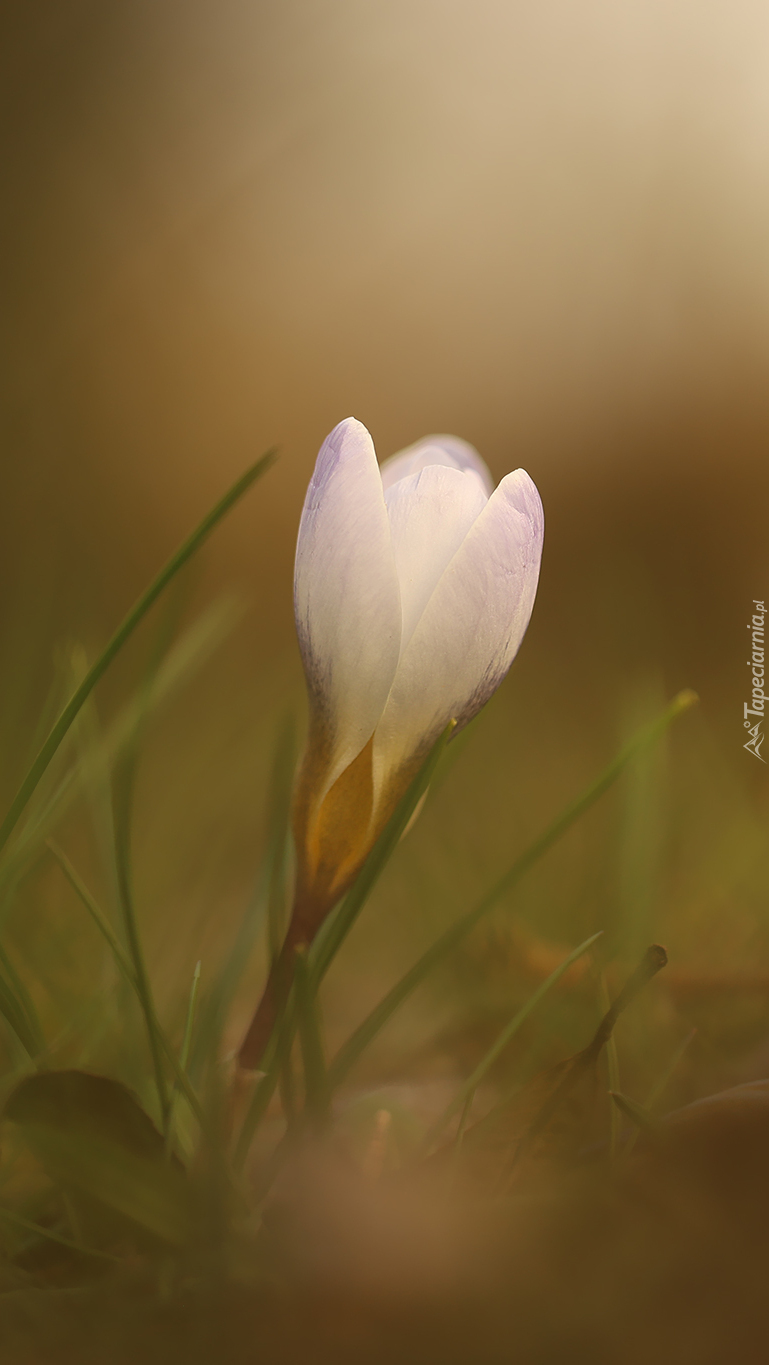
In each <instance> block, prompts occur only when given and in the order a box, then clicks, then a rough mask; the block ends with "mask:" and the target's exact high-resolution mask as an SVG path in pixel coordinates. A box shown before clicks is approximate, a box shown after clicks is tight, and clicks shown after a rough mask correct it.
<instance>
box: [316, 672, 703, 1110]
mask: <svg viewBox="0 0 769 1365" xmlns="http://www.w3.org/2000/svg"><path fill="white" fill-rule="evenodd" d="M696 701H697V696H696V693H694V692H691V691H685V692H680V693H679V694H678V696H677V697H676V698H675V699H674V700H673V701H672V702H671V704H670V706H669V707H668V708H667V710H666V711H664V712H663V714H662V715H661V716H659V717H658V719H657V720H655V721H653V722H652V723H651V724H650V725H647V726H645V727H644V728H643V729H642V730H640V731H639V732H638V734H637V735H635V736H634V737H633V739H631V740H630V742H629V743H628V744H626V745H625V747H624V748H623V749H622V750H621V751H620V753H619V754H618V755H617V757H616V758H615V759H613V760H612V762H611V763H610V764H609V765H608V767H607V768H605V769H604V771H603V772H602V773H601V774H600V776H599V777H597V778H596V780H595V781H594V782H592V783H591V785H590V786H589V787H588V788H587V789H586V791H584V792H583V793H582V794H581V796H578V797H577V798H576V800H574V801H572V802H571V804H570V805H569V806H567V807H566V809H565V810H564V811H563V812H562V813H561V814H560V815H559V816H557V817H556V819H555V820H553V822H552V824H550V825H548V827H547V829H546V830H545V831H544V832H543V833H542V834H541V835H540V836H539V838H538V839H535V840H534V842H533V843H532V844H530V845H529V847H528V848H527V849H526V850H525V852H524V853H522V854H521V856H520V857H519V858H517V859H516V860H515V862H514V863H513V865H512V867H510V868H508V870H507V872H505V873H504V875H503V876H502V877H500V879H499V881H498V882H497V883H496V885H495V886H493V887H492V888H491V890H490V891H488V892H487V894H486V895H485V896H484V897H483V898H482V899H481V901H480V902H479V903H478V905H477V906H476V907H475V908H474V909H473V910H471V911H469V912H468V914H466V915H463V916H462V917H461V918H460V919H459V920H457V921H456V923H455V924H452V925H451V926H450V927H449V928H448V929H447V930H446V931H445V933H443V934H442V935H441V937H440V938H439V939H437V940H436V942H435V943H434V944H433V945H432V947H431V948H428V949H427V951H426V952H425V953H423V954H422V956H421V957H420V958H419V960H418V962H416V963H415V964H414V966H413V967H412V968H411V970H410V971H408V972H407V973H406V975H405V976H403V977H401V980H400V981H398V982H396V984H395V985H394V986H393V987H392V989H391V990H390V991H388V993H387V995H385V996H384V998H383V999H382V1000H381V1001H380V1002H379V1004H378V1005H377V1006H376V1008H375V1009H373V1010H372V1011H371V1013H370V1014H369V1015H368V1016H367V1017H366V1018H365V1019H364V1020H363V1022H362V1023H361V1024H359V1026H358V1028H357V1029H356V1030H355V1032H354V1033H352V1034H351V1035H350V1037H349V1038H348V1040H347V1042H346V1043H345V1044H344V1045H343V1046H342V1047H341V1048H340V1050H339V1052H338V1053H337V1055H336V1057H335V1058H334V1060H333V1062H332V1063H331V1065H330V1067H329V1083H330V1085H331V1086H332V1087H334V1086H337V1085H339V1083H340V1082H341V1081H342V1080H344V1078H345V1076H346V1075H347V1073H348V1072H349V1070H350V1068H351V1067H353V1066H354V1065H355V1063H356V1062H357V1060H358V1058H359V1057H360V1055H361V1053H362V1052H363V1051H364V1050H365V1049H366V1048H367V1047H368V1045H369V1043H370V1042H372V1040H373V1039H374V1038H375V1037H376V1035H377V1034H378V1033H379V1031H380V1029H381V1028H383V1027H384V1025H385V1024H386V1023H387V1021H388V1020H389V1019H390V1018H391V1016H392V1015H393V1014H394V1013H395V1011H396V1010H397V1009H398V1008H399V1006H400V1005H402V1004H403V1002H404V1000H407V999H408V997H409V996H410V995H411V994H412V992H413V991H415V990H416V989H417V987H418V986H420V985H421V984H422V982H423V981H424V980H425V978H426V977H427V976H428V975H429V973H430V972H431V971H432V970H433V969H434V968H435V967H437V966H438V964H439V963H440V962H443V960H444V959H445V958H446V957H448V955H449V953H451V952H453V951H454V949H455V948H457V947H458V946H459V944H460V943H462V942H463V940H464V939H465V938H467V936H468V934H470V933H471V931H472V930H473V929H474V928H475V926H476V924H478V923H479V921H480V920H481V919H483V917H484V915H487V914H488V913H489V911H490V910H492V909H493V907H494V906H495V905H496V904H497V903H498V902H499V901H500V900H501V899H502V898H503V897H504V896H506V895H508V894H509V893H510V892H511V891H512V889H513V887H514V886H516V885H517V883H518V882H519V881H520V880H521V878H522V877H523V876H524V875H525V874H526V873H527V872H528V871H529V869H530V868H531V867H533V866H534V864H535V863H537V862H538V861H539V859H540V858H542V857H543V856H544V855H545V853H547V852H548V851H549V849H551V848H552V847H553V845H554V844H556V843H557V842H558V840H559V839H560V838H562V837H563V835H564V834H565V833H566V831H567V830H569V829H570V828H571V826H572V825H574V824H575V823H576V822H577V820H579V818H580V817H581V816H582V815H584V814H585V812H586V811H587V810H589V808H590V807H591V806H592V805H594V804H595V802H596V801H597V800H598V799H599V797H601V796H603V794H604V792H606V791H608V789H609V787H611V785H612V783H613V782H615V781H616V779H617V778H618V777H619V774H620V773H621V772H622V770H623V768H624V767H625V765H626V764H627V763H628V762H629V761H630V760H631V759H632V758H633V757H634V756H635V755H636V754H637V753H638V752H639V750H641V749H643V748H644V746H645V745H647V744H653V743H654V741H655V740H656V739H658V738H659V736H660V735H662V734H664V733H665V731H666V730H667V728H668V726H669V725H671V724H672V722H673V721H674V720H676V719H677V717H678V716H680V715H683V714H684V712H686V711H688V710H689V709H690V708H691V707H692V706H693V705H694V704H695V702H696Z"/></svg>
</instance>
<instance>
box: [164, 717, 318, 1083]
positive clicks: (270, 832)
mask: <svg viewBox="0 0 769 1365" xmlns="http://www.w3.org/2000/svg"><path fill="white" fill-rule="evenodd" d="M295 765H296V727H295V724H294V720H293V717H289V718H288V719H287V720H286V722H285V724H284V725H283V727H282V728H281V730H280V733H279V738H278V742H277V745H276V750H275V757H274V761H273V765H272V772H271V776H270V781H269V785H268V792H267V802H266V808H267V814H268V821H267V848H266V852H265V855H264V858H263V860H262V863H261V864H260V867H259V870H258V874H257V878H256V882H255V885H254V888H253V891H252V893H251V895H250V897H249V899H248V901H247V903H246V908H245V911H244V913H243V917H242V919H241V922H240V925H239V927H238V931H237V934H236V936H235V940H234V942H233V944H232V947H231V949H230V951H229V953H228V955H227V957H226V959H225V961H224V965H223V966H222V968H221V970H220V971H219V973H218V975H217V977H216V978H215V980H214V983H213V985H212V987H211V988H210V991H209V993H208V994H207V996H206V999H205V1000H204V1002H203V1004H202V1006H201V1009H200V1023H199V1027H198V1030H197V1037H196V1040H195V1044H194V1047H193V1050H192V1054H191V1061H190V1071H191V1073H192V1074H193V1075H195V1076H197V1075H198V1073H199V1072H200V1070H201V1068H202V1067H203V1065H204V1063H205V1062H206V1061H208V1060H214V1059H216V1057H217V1055H218V1051H219V1047H220V1042H221V1035H222V1031H223V1028H224V1024H225V1020H226V1017H227V1014H228V1012H229V1009H230V1007H231V1005H232V1001H233V998H234V996H235V992H236V990H237V987H238V983H239V981H240V979H241V977H242V975H243V971H244V969H245V967H246V964H247V962H248V961H249V959H250V957H251V953H252V952H253V949H254V945H255V944H256V941H257V938H258V935H259V932H260V930H261V928H262V924H263V920H264V916H265V913H266V914H267V915H268V916H269V915H270V913H272V914H273V915H274V916H275V917H276V918H277V915H278V910H279V907H280V906H281V905H283V904H285V884H286V874H287V866H288V854H289V849H290V842H291V830H290V818H289V817H290V804H291V787H292V782H293V775H294V768H295ZM271 932H272V931H271V930H270V929H269V928H268V939H269V937H270V935H271Z"/></svg>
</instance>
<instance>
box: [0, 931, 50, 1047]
mask: <svg viewBox="0 0 769 1365" xmlns="http://www.w3.org/2000/svg"><path fill="white" fill-rule="evenodd" d="M0 968H1V969H2V971H3V973H4V975H5V989H6V992H7V993H8V994H12V995H13V996H14V998H15V1001H16V1004H17V1006H18V1008H19V1011H20V1017H21V1018H22V1019H23V1020H24V1021H25V1026H26V1030H27V1034H28V1038H29V1041H30V1042H31V1043H32V1045H33V1046H32V1050H31V1055H32V1056H35V1055H36V1054H37V1053H39V1052H42V1051H43V1050H44V1048H45V1039H44V1038H43V1030H42V1028H41V1027H40V1020H39V1019H38V1017H37V1010H36V1009H35V1005H34V1002H33V1000H32V997H31V995H30V994H29V991H28V990H27V988H26V986H25V985H24V982H23V981H22V980H21V978H20V976H19V974H18V972H17V971H16V968H15V967H14V965H13V963H12V962H11V959H10V958H9V956H8V954H7V953H6V951H5V948H4V947H3V946H2V944H0ZM24 1046H25V1047H26V1046H27V1044H26V1042H25V1043H24Z"/></svg>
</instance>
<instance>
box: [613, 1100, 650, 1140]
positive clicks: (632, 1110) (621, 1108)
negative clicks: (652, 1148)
mask: <svg viewBox="0 0 769 1365" xmlns="http://www.w3.org/2000/svg"><path fill="white" fill-rule="evenodd" d="M609 1094H610V1096H611V1099H612V1101H613V1108H614V1110H615V1112H617V1113H618V1114H624V1115H625V1118H627V1119H630V1122H631V1123H634V1124H635V1126H636V1129H637V1130H638V1131H639V1132H645V1131H646V1130H647V1129H649V1128H653V1127H654V1122H653V1120H652V1117H651V1115H650V1114H649V1112H648V1110H646V1109H645V1108H644V1106H643V1105H642V1104H637V1103H636V1101H635V1100H631V1099H630V1096H629V1095H623V1094H622V1093H621V1092H620V1091H619V1090H610V1091H609Z"/></svg>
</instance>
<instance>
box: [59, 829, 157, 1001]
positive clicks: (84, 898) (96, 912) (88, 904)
mask: <svg viewBox="0 0 769 1365" xmlns="http://www.w3.org/2000/svg"><path fill="white" fill-rule="evenodd" d="M46 847H47V849H48V850H49V852H50V853H51V854H52V855H53V857H54V858H55V860H56V862H57V863H58V865H59V867H60V868H61V870H62V872H63V873H64V876H65V877H66V879H67V881H68V882H69V884H70V886H71V887H72V890H73V891H74V892H75V895H76V896H77V897H78V899H79V900H80V901H81V902H82V904H83V905H84V906H85V908H86V910H87V911H88V913H89V915H90V916H91V919H92V920H93V922H94V924H95V925H96V927H97V929H98V930H99V933H100V934H102V935H103V937H104V939H105V940H106V942H107V943H108V944H109V947H110V951H111V952H112V955H113V957H114V959H115V962H116V964H117V967H118V969H119V970H120V972H122V974H123V976H124V977H125V979H126V981H127V982H128V983H129V985H130V986H131V987H132V988H133V989H134V990H136V989H137V982H136V975H135V973H134V969H133V965H132V963H131V959H130V958H129V956H128V954H127V952H126V950H125V948H124V947H123V945H122V943H121V942H120V940H119V938H118V936H117V934H116V933H115V932H114V930H113V928H112V925H111V924H110V922H109V920H108V919H107V917H106V915H105V914H104V912H103V911H102V910H100V908H99V906H98V905H97V903H96V901H95V900H94V898H93V896H92V895H91V893H90V891H89V890H88V887H87V886H86V884H85V882H84V881H83V880H82V878H81V877H80V876H79V875H78V873H77V872H76V871H75V868H74V867H73V866H72V863H71V862H70V860H69V858H68V857H67V855H66V853H65V852H64V850H63V849H61V848H59V845H58V844H56V843H54V841H53V839H48V840H47V842H46Z"/></svg>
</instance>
